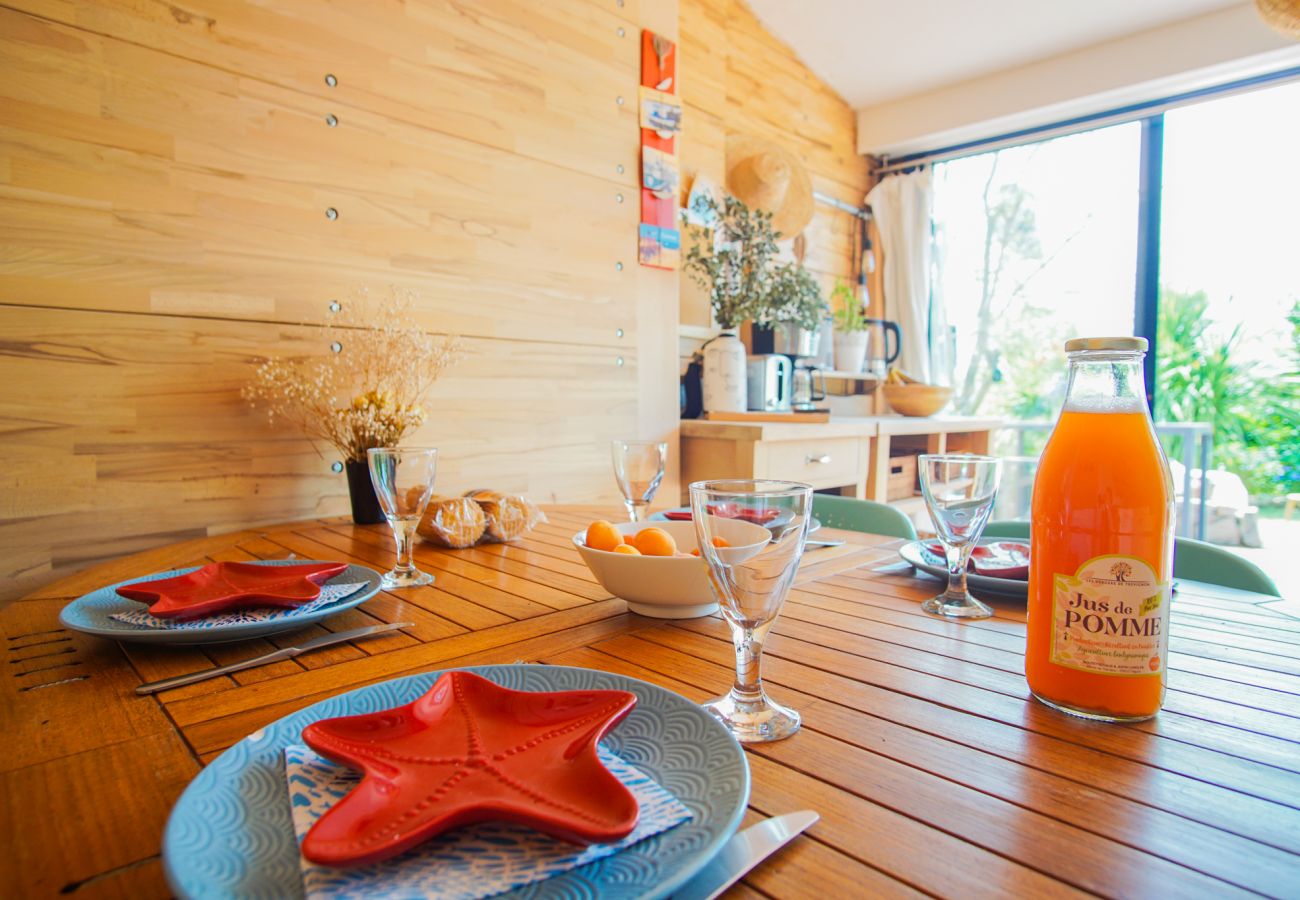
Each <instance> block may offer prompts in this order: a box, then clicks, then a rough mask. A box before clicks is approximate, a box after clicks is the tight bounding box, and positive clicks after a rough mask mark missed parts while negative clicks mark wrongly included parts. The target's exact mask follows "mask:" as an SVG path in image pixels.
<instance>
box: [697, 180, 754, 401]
mask: <svg viewBox="0 0 1300 900" xmlns="http://www.w3.org/2000/svg"><path fill="white" fill-rule="evenodd" d="M703 206H704V207H705V216H706V217H707V218H709V219H711V220H712V221H714V222H715V225H714V231H713V238H712V240H711V241H708V240H706V241H701V242H698V243H696V244H695V245H694V246H692V247H691V249H690V252H689V253H687V255H686V271H687V272H688V273H689V274H690V276H691V277H692V278H693V279H694V280H695V281H696V283H698V284H699V285H700V286H701V287H703V288H705V289H707V290H708V292H709V303H710V305H711V306H712V308H713V318H714V319H716V320H717V322H718V325H719V326H721V328H722V333H721V334H719V335H718V336H717V337H716V338H714V339H713V340H711V341H709V342H708V343H706V344H705V345H704V348H703V355H704V377H703V387H704V409H705V411H708V412H743V411H744V410H745V408H746V406H747V405H748V396H747V392H746V385H745V345H744V344H742V343H741V342H740V339H739V338H738V337H737V336H736V328H737V327H739V326H740V323H742V322H744V321H745V320H746V319H756V318H758V317H759V316H761V315H763V314H764V310H765V308H766V304H767V302H768V295H769V293H770V291H771V288H772V284H773V273H774V268H775V264H774V260H775V258H776V252H777V247H776V235H775V233H774V232H773V231H772V216H771V214H770V213H766V212H762V211H761V210H751V209H750V208H749V207H748V206H746V205H745V204H744V203H743V202H741V201H740V200H737V199H736V198H735V197H732V196H728V197H727V198H726V200H725V201H724V203H723V205H722V206H721V207H719V205H718V204H717V203H716V202H715V201H713V200H711V199H710V200H708V201H706V202H705V203H704V204H703Z"/></svg>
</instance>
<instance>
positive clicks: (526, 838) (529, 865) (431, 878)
mask: <svg viewBox="0 0 1300 900" xmlns="http://www.w3.org/2000/svg"><path fill="white" fill-rule="evenodd" d="M597 752H598V753H599V755H600V761H601V762H603V763H604V764H605V766H606V768H608V769H609V770H610V771H611V772H613V773H614V775H615V776H617V777H618V779H619V781H621V782H623V784H625V785H627V788H628V790H630V791H631V792H632V794H633V795H634V796H635V797H636V799H637V803H638V804H640V807H641V818H640V819H639V820H638V821H637V825H636V828H635V829H634V830H633V831H632V833H631V834H629V835H628V836H627V837H625V838H623V840H621V841H619V842H618V843H616V844H592V845H590V846H587V847H580V846H577V845H575V844H569V843H565V842H564V841H559V840H556V839H555V838H552V837H548V836H547V835H544V834H542V833H541V832H539V831H536V830H534V829H532V828H529V827H527V826H524V825H511V824H506V823H498V822H484V823H482V824H479V825H471V826H466V827H463V828H456V829H453V830H451V831H448V832H444V833H443V834H441V835H439V836H437V837H435V838H432V839H430V840H428V841H425V842H424V843H423V844H421V845H420V846H418V847H415V848H414V849H412V850H409V851H407V852H406V853H403V854H402V855H401V856H397V857H394V858H392V859H388V860H385V861H384V862H380V863H375V864H373V865H369V866H361V867H358V868H355V869H335V868H332V867H330V866H321V865H317V864H316V863H313V862H311V861H309V860H308V859H306V858H305V857H302V856H301V855H299V861H300V864H301V866H302V881H303V889H304V891H305V893H306V895H307V898H308V900H314V898H327V897H344V896H365V897H382V898H386V900H396V898H407V897H410V898H416V897H427V898H439V900H470V898H477V897H491V896H492V895H493V894H499V893H501V892H502V891H508V890H510V889H511V888H516V887H520V886H521V885H525V884H531V883H533V882H535V881H541V880H543V879H546V878H550V877H551V876H552V875H558V874H560V873H561V872H567V871H569V870H570V869H574V868H577V867H578V866H583V865H586V864H587V863H589V862H593V861H595V860H597V859H601V858H602V857H606V856H611V855H613V854H615V853H617V852H618V851H620V850H622V849H623V848H624V847H630V846H631V845H633V844H635V843H637V842H638V841H641V840H644V839H645V838H648V837H650V836H652V835H656V834H659V833H660V832H661V831H667V830H668V829H669V828H673V827H674V826H677V825H680V824H681V823H682V822H685V821H687V820H689V819H690V818H691V813H690V811H689V810H688V809H687V808H686V807H685V806H684V805H683V804H682V802H681V801H680V800H678V799H677V798H676V797H674V796H673V795H672V794H670V793H668V792H667V791H666V790H664V789H663V787H661V786H660V785H659V784H658V783H656V782H655V781H653V780H652V779H651V778H650V777H649V776H647V775H646V774H645V773H644V772H642V771H641V770H640V769H637V768H635V767H633V766H631V765H629V764H628V763H626V762H624V761H623V760H622V759H620V758H619V757H617V756H615V755H614V754H613V753H611V752H609V751H608V750H606V749H605V748H604V747H598V748H597ZM284 762H285V766H284V768H285V777H286V778H287V780H288V786H289V802H290V805H291V807H290V808H291V809H292V811H293V830H294V833H295V834H296V835H297V836H298V843H299V844H301V843H302V840H303V838H304V837H305V836H306V835H307V830H308V829H309V828H311V826H312V824H313V823H314V822H315V821H316V820H317V819H319V818H320V817H321V816H323V815H324V814H325V811H326V810H328V809H329V808H330V807H331V806H333V805H334V804H335V803H337V802H338V801H339V800H341V799H342V798H343V795H344V794H346V793H347V792H348V791H349V790H351V789H352V787H353V786H354V785H355V784H356V783H357V782H358V781H359V780H360V778H361V776H360V774H359V773H358V772H355V771H353V770H352V769H349V768H348V767H346V766H340V765H336V764H335V763H332V762H330V761H329V760H327V759H324V758H323V757H320V756H317V755H316V754H315V753H314V752H313V751H312V750H310V749H309V748H307V747H303V746H289V747H286V748H285V751H284Z"/></svg>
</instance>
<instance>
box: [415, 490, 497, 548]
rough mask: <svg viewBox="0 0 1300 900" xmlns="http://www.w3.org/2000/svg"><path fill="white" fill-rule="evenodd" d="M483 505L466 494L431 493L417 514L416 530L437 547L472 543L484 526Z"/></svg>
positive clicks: (484, 528)
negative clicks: (425, 504)
mask: <svg viewBox="0 0 1300 900" xmlns="http://www.w3.org/2000/svg"><path fill="white" fill-rule="evenodd" d="M487 524H488V520H487V515H486V514H485V513H484V512H483V507H481V506H479V505H478V504H477V503H475V502H474V501H473V500H471V499H470V498H468V497H433V498H431V499H430V500H429V505H428V506H427V507H426V508H425V510H424V515H423V516H421V517H420V524H419V525H417V526H416V527H415V530H416V533H417V534H419V535H420V537H422V538H424V539H425V540H426V541H428V542H429V543H431V544H437V545H438V546H439V547H455V548H461V547H472V546H474V545H475V544H477V543H478V542H479V540H480V539H481V538H482V537H483V533H484V531H486V530H487Z"/></svg>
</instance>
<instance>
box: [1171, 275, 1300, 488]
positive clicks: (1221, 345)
mask: <svg viewBox="0 0 1300 900" xmlns="http://www.w3.org/2000/svg"><path fill="white" fill-rule="evenodd" d="M1208 306H1209V298H1207V297H1206V295H1205V292H1204V291H1197V292H1195V293H1183V292H1180V291H1174V290H1170V289H1168V288H1162V289H1161V292H1160V317H1159V322H1158V331H1157V338H1156V341H1157V343H1156V353H1157V367H1156V371H1157V373H1158V376H1157V383H1156V408H1155V417H1156V420H1157V421H1170V422H1208V423H1210V424H1211V426H1212V427H1213V429H1214V430H1213V434H1214V459H1213V467H1214V468H1221V469H1227V470H1228V471H1229V472H1233V473H1235V474H1236V475H1238V476H1239V477H1240V478H1241V479H1242V480H1243V481H1244V482H1245V483H1246V487H1247V489H1248V490H1249V491H1250V493H1251V494H1252V495H1253V496H1256V497H1260V498H1264V497H1278V496H1281V495H1283V494H1286V493H1289V492H1294V491H1297V490H1300V302H1297V303H1295V304H1294V305H1293V306H1292V308H1291V312H1290V314H1289V315H1288V316H1287V320H1288V324H1289V326H1290V345H1289V347H1288V349H1287V355H1286V357H1284V358H1283V359H1280V360H1278V361H1277V364H1276V365H1267V364H1265V363H1260V362H1248V361H1243V360H1242V357H1241V353H1240V352H1239V350H1240V338H1241V329H1240V327H1237V328H1234V329H1233V330H1232V331H1231V332H1229V333H1228V334H1226V335H1225V334H1222V333H1220V332H1219V331H1217V330H1216V329H1215V328H1214V327H1213V324H1212V321H1211V320H1210V319H1209V318H1208V317H1207V314H1206V313H1207V308H1208ZM1181 441H1182V439H1181V438H1166V439H1165V448H1166V450H1167V451H1169V453H1170V454H1171V456H1174V458H1177V457H1178V455H1179V454H1181V452H1182V447H1181Z"/></svg>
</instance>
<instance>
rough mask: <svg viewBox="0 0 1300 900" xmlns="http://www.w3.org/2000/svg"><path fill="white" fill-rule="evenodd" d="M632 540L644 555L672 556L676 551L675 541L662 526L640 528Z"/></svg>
mask: <svg viewBox="0 0 1300 900" xmlns="http://www.w3.org/2000/svg"><path fill="white" fill-rule="evenodd" d="M632 542H633V543H634V544H635V545H636V548H637V549H638V550H640V551H641V553H642V555H644V556H672V555H673V554H674V553H676V552H677V542H676V541H674V540H673V536H672V535H671V534H669V533H668V532H666V531H664V530H663V529H662V528H654V527H651V528H642V529H641V530H640V531H638V532H637V533H636V537H635V538H633V541H632Z"/></svg>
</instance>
